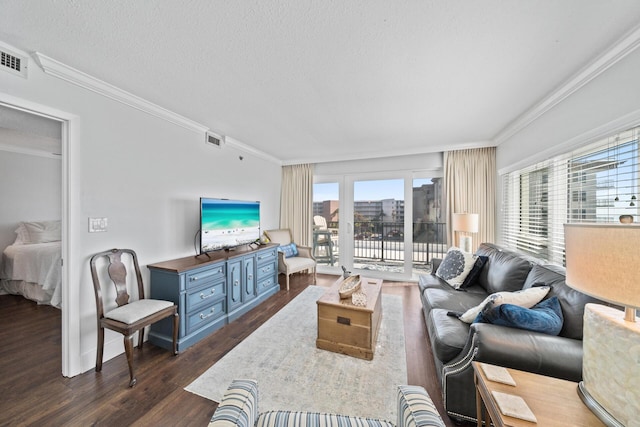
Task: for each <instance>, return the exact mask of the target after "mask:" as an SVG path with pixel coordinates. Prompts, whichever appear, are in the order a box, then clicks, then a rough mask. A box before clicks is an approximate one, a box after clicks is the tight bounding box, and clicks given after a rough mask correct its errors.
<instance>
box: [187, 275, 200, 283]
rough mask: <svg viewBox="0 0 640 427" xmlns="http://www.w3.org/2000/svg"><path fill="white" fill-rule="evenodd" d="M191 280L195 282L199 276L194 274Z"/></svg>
mask: <svg viewBox="0 0 640 427" xmlns="http://www.w3.org/2000/svg"><path fill="white" fill-rule="evenodd" d="M189 280H191V281H192V282H195V281H196V280H198V276H193V277H191V278H190V279H189Z"/></svg>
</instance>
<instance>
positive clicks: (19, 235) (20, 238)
mask: <svg viewBox="0 0 640 427" xmlns="http://www.w3.org/2000/svg"><path fill="white" fill-rule="evenodd" d="M25 243H29V233H27V229H26V228H25V226H24V223H22V222H21V223H20V225H18V228H16V240H15V242H13V244H14V245H24V244H25Z"/></svg>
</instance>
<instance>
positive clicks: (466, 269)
mask: <svg viewBox="0 0 640 427" xmlns="http://www.w3.org/2000/svg"><path fill="white" fill-rule="evenodd" d="M474 263H475V257H474V255H473V254H470V253H466V252H463V251H461V250H460V249H458V248H456V247H452V248H449V250H448V251H447V254H446V255H445V257H444V259H443V260H442V263H441V264H440V266H439V267H438V270H437V271H436V276H438V277H439V278H441V279H443V280H444V281H446V282H447V283H448V284H449V285H450V286H451V287H453V288H454V289H458V288H460V286H462V283H463V282H464V280H465V279H466V278H467V276H468V275H469V273H470V272H471V269H472V268H473V266H474Z"/></svg>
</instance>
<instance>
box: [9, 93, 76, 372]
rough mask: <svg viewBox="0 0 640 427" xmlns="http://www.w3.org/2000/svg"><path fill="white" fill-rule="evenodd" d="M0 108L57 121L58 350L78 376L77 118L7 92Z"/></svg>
mask: <svg viewBox="0 0 640 427" xmlns="http://www.w3.org/2000/svg"><path fill="white" fill-rule="evenodd" d="M0 105H3V106H5V107H7V108H13V109H16V110H21V111H24V112H26V113H30V114H35V115H38V116H42V117H46V118H48V119H51V120H55V121H58V122H60V124H61V128H62V134H61V142H62V158H61V162H62V164H61V169H62V192H61V193H62V203H61V207H62V212H61V225H62V236H61V239H62V240H61V250H62V254H61V257H62V266H61V269H62V284H61V286H62V289H61V292H62V308H61V312H62V322H61V323H62V326H61V349H62V366H61V370H62V375H63V376H65V377H72V376H74V375H77V374H80V373H81V360H80V312H79V295H78V293H77V292H71V289H70V288H71V286H70V283H77V280H79V279H78V277H75V279H76V280H75V281H73V278H72V277H71V276H72V275H71V271H72V269H71V265H72V261H71V260H72V250H71V249H72V247H73V246H72V244H71V237H72V235H73V233H72V230H71V227H70V223H71V221H70V216H71V215H70V212H71V209H70V205H69V194H70V193H71V192H70V188H71V186H72V185H71V182H72V180H71V174H70V170H71V168H70V160H69V159H70V149H71V147H72V146H76V143H77V137H78V135H79V134H80V132H79V120H78V117H77V116H75V115H73V114H70V113H67V112H64V111H61V110H58V109H56V108H53V107H50V106H47V105H43V104H39V103H36V102H32V101H28V100H25V99H22V98H18V97H14V96H12V95H9V94H7V93H2V92H0Z"/></svg>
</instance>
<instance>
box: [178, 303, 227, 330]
mask: <svg viewBox="0 0 640 427" xmlns="http://www.w3.org/2000/svg"><path fill="white" fill-rule="evenodd" d="M226 313H227V304H226V300H224V299H221V300H219V301H217V302H215V303H213V305H209V306H206V307H203V308H201V309H200V310H197V311H194V312H193V313H189V314H187V334H190V333H192V332H193V331H195V330H196V329H198V328H201V327H203V326H205V325H206V324H208V323H211V322H212V321H214V320H216V319H218V318H219V317H221V316H224V315H225V314H226Z"/></svg>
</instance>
